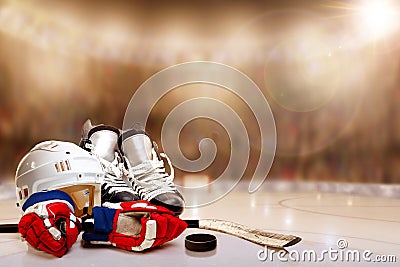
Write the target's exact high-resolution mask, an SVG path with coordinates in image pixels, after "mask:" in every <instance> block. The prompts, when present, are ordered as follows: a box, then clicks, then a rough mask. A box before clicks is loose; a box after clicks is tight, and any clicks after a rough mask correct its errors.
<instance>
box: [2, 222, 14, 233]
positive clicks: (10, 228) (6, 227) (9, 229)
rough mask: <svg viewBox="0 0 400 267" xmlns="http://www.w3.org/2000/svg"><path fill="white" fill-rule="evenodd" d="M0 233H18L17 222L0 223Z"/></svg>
mask: <svg viewBox="0 0 400 267" xmlns="http://www.w3.org/2000/svg"><path fill="white" fill-rule="evenodd" d="M0 233H18V224H16V223H6V224H0Z"/></svg>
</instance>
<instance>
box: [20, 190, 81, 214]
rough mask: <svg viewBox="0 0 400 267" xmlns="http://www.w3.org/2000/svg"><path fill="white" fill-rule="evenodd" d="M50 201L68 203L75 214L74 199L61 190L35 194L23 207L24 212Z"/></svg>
mask: <svg viewBox="0 0 400 267" xmlns="http://www.w3.org/2000/svg"><path fill="white" fill-rule="evenodd" d="M49 200H64V201H67V202H68V203H69V204H70V206H71V207H72V212H75V204H74V201H73V200H72V198H71V197H70V196H69V195H68V194H67V193H65V192H63V191H61V190H51V191H44V192H37V193H33V194H32V195H31V196H30V197H29V198H28V199H27V200H26V201H25V203H24V205H23V206H22V210H23V211H24V212H25V211H26V209H27V208H29V207H30V206H33V205H35V204H36V203H39V202H44V201H49Z"/></svg>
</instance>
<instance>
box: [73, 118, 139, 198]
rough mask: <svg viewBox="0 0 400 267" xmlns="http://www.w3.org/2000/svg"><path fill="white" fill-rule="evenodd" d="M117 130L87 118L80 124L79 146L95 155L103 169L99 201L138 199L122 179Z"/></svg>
mask: <svg viewBox="0 0 400 267" xmlns="http://www.w3.org/2000/svg"><path fill="white" fill-rule="evenodd" d="M118 136H119V130H118V129H117V128H114V127H112V126H107V125H97V126H93V125H92V123H91V121H90V120H87V121H86V122H85V123H84V125H83V126H82V139H81V142H80V146H81V147H83V148H84V149H86V150H88V151H90V152H91V153H92V154H94V155H96V156H97V157H98V159H99V161H100V163H101V165H102V167H103V169H104V172H105V178H104V181H103V183H102V185H101V202H102V204H104V203H106V202H110V203H119V202H126V201H135V200H138V199H139V197H138V195H137V194H136V193H135V192H134V191H133V190H132V188H130V186H129V185H128V184H127V183H126V182H125V181H124V180H123V179H122V176H123V173H122V158H121V156H120V155H119V153H118V151H117V150H116V145H117V141H118Z"/></svg>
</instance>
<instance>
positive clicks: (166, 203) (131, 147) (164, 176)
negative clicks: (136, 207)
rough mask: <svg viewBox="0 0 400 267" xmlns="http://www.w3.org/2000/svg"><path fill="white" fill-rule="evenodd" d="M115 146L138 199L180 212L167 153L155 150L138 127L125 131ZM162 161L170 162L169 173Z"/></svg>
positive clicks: (180, 203)
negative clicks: (120, 152)
mask: <svg viewBox="0 0 400 267" xmlns="http://www.w3.org/2000/svg"><path fill="white" fill-rule="evenodd" d="M118 145H119V148H120V151H122V153H123V155H124V159H125V163H126V165H127V166H126V167H127V170H128V180H129V182H130V184H131V185H132V188H133V190H134V191H135V192H136V193H137V194H138V195H139V197H140V199H142V200H147V201H150V202H151V203H153V204H154V205H159V206H163V207H165V208H167V209H169V210H172V211H173V212H174V213H175V215H176V216H178V215H180V214H181V213H182V212H183V208H184V200H183V197H182V195H181V194H180V193H179V192H178V190H177V189H176V187H175V184H174V182H173V180H174V169H173V167H172V164H171V162H170V160H169V158H168V157H167V155H165V154H164V153H158V148H157V145H156V144H155V143H152V142H151V140H150V138H149V137H148V136H147V135H146V133H145V132H144V130H143V129H140V128H139V129H131V130H128V131H126V132H124V133H123V134H122V135H121V136H120V138H119V140H118ZM164 160H165V161H166V162H167V163H168V165H169V173H167V171H166V169H165V166H164Z"/></svg>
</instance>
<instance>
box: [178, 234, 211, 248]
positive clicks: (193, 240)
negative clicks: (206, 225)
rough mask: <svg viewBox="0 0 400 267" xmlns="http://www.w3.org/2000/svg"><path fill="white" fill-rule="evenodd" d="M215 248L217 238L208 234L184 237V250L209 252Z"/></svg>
mask: <svg viewBox="0 0 400 267" xmlns="http://www.w3.org/2000/svg"><path fill="white" fill-rule="evenodd" d="M216 247H217V238H216V237H215V236H214V235H210V234H191V235H187V236H186V237H185V248H187V249H188V250H191V251H199V252H204V251H210V250H213V249H215V248H216Z"/></svg>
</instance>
